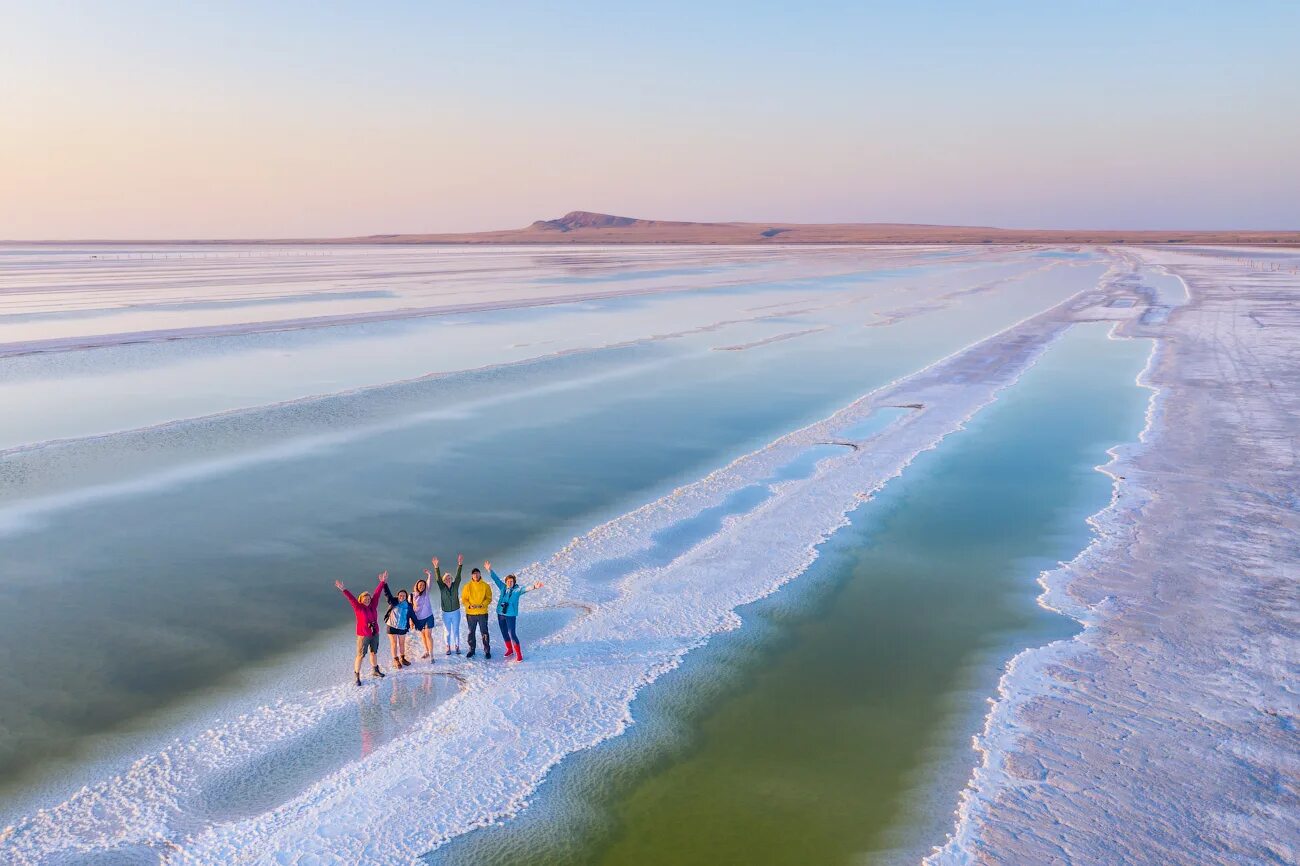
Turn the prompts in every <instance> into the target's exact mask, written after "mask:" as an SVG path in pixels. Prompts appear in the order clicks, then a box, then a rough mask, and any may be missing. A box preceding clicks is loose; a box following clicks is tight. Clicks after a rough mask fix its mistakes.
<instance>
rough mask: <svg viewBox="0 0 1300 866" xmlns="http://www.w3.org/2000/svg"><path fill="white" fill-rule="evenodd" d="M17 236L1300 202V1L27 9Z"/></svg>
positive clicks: (1212, 224)
mask: <svg viewBox="0 0 1300 866" xmlns="http://www.w3.org/2000/svg"><path fill="white" fill-rule="evenodd" d="M6 11H7V13H8V14H7V16H6V17H7V19H8V24H9V26H8V27H7V28H6V32H5V34H4V35H2V36H0V48H3V50H0V105H4V107H5V109H6V114H7V116H8V120H9V122H10V124H11V126H10V128H11V129H12V130H16V131H17V133H18V134H11V135H7V136H4V137H2V138H0V196H2V197H3V200H4V201H5V203H6V205H7V207H5V208H3V209H0V238H3V239H6V240H57V239H88V238H97V239H137V238H138V239H172V238H194V239H204V238H268V237H269V238H277V237H279V238H295V237H303V238H306V237H343V236H358V235H369V234H384V233H431V232H459V231H481V230H492V229H508V228H517V227H522V226H526V225H528V224H529V223H531V222H532V221H533V220H537V219H546V218H552V217H557V216H559V215H561V214H563V213H565V212H566V211H569V210H574V209H582V210H592V211H599V212H605V213H613V214H619V215H625V216H632V217H640V218H646V219H664V220H685V221H719V222H730V221H744V222H751V221H756V222H764V221H774V222H800V223H845V222H855V223H862V222H880V223H925V224H935V225H970V226H997V227H1002V228H1044V229H1054V228H1064V229H1092V228H1104V229H1116V230H1122V229H1133V230H1139V229H1171V230H1177V229H1206V230H1213V229H1261V230H1284V229H1296V228H1300V159H1298V158H1297V157H1296V154H1297V153H1300V121H1298V120H1297V119H1296V117H1295V115H1294V112H1291V111H1289V110H1288V108H1287V107H1288V106H1290V105H1294V104H1296V103H1297V102H1300V59H1298V58H1297V55H1296V53H1295V52H1294V50H1293V47H1292V46H1291V45H1289V44H1288V40H1289V37H1290V34H1292V33H1294V32H1295V29H1296V25H1298V24H1300V7H1296V6H1293V5H1291V4H1284V3H1277V2H1257V3H1247V4H1239V5H1236V6H1234V7H1232V8H1225V7H1222V6H1220V5H1217V4H1210V3H1204V4H1186V3H1179V4H1173V3H1150V4H1142V5H1141V6H1129V5H1122V4H1118V3H1105V4H1089V5H1088V6H1087V7H1086V8H1085V7H1061V8H1057V7H1052V8H1042V7H1039V6H1035V5H1033V4H1029V3H1008V4H1003V5H1000V6H998V7H997V8H993V9H978V10H976V9H967V8H964V7H962V6H960V5H958V4H932V5H929V6H927V7H925V8H924V9H896V8H890V7H886V6H875V5H868V6H862V5H858V4H839V3H827V4H820V5H818V6H817V7H816V8H813V9H801V10H800V11H799V12H798V14H793V13H792V12H791V11H790V10H789V9H788V8H787V7H783V6H780V5H777V4H768V3H759V4H731V3H721V4H711V5H710V6H709V7H708V8H704V9H701V8H696V7H695V6H693V5H691V4H685V3H673V2H670V3H658V4H654V5H653V6H651V5H645V4H633V5H630V6H618V7H611V6H609V5H602V4H594V3H575V4H567V5H565V6H563V7H547V8H543V7H536V8H534V7H523V6H520V7H516V6H507V5H496V4H484V5H480V6H477V7H473V8H468V7H465V8H462V7H455V8H453V7H425V6H422V5H420V4H414V3H394V4H387V5H385V6H383V7H382V8H378V7H375V8H370V7H357V6H352V5H346V4H333V3H327V4H319V5H317V4H313V5H307V4H304V3H286V4H281V5H278V6H276V7H273V8H263V7H260V6H258V5H255V4H248V3H232V4H223V5H222V6H221V7H219V8H217V7H214V8H210V9H203V8H189V7H185V8H179V7H172V6H169V5H167V4H162V3H159V2H153V0H148V2H146V0H140V2H131V3H126V4H119V5H116V6H114V7H113V8H111V9H110V8H108V7H101V6H98V5H95V4H90V3H75V2H74V3H49V4H41V5H39V6H31V5H25V4H12V5H10V6H8V7H6Z"/></svg>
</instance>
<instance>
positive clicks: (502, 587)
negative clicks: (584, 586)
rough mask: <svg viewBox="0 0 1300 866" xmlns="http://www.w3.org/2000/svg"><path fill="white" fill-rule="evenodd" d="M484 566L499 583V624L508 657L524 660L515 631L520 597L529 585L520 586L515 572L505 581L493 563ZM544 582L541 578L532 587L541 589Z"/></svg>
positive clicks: (486, 563)
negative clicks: (498, 574)
mask: <svg viewBox="0 0 1300 866" xmlns="http://www.w3.org/2000/svg"><path fill="white" fill-rule="evenodd" d="M483 567H484V568H485V569H487V573H488V574H489V575H490V576H491V577H492V582H493V583H495V584H496V585H497V589H498V590H499V591H500V593H501V597H500V598H499V599H498V601H497V625H499V626H500V627H501V639H502V640H503V641H505V642H506V658H514V660H515V661H517V662H521V661H523V660H524V651H523V649H522V648H521V647H520V646H519V633H518V632H516V631H515V620H516V619H517V618H518V617H519V599H520V598H522V597H523V594H524V593H526V592H528V590H529V587H526V586H520V585H519V579H518V578H517V577H515V576H514V575H513V574H507V575H506V579H505V580H504V581H503V580H502V579H501V578H499V577H497V573H496V572H495V571H493V570H492V563H490V562H485V563H483ZM543 586H544V584H543V583H542V582H541V581H540V580H539V581H537V583H534V584H533V585H532V587H531V588H532V589H541V588H542V587H543Z"/></svg>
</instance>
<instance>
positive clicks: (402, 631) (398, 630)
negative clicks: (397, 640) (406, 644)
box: [388, 625, 410, 634]
mask: <svg viewBox="0 0 1300 866" xmlns="http://www.w3.org/2000/svg"><path fill="white" fill-rule="evenodd" d="M408 631H410V629H407V628H393V627H392V626H391V625H390V626H389V627H388V633H389V634H406V633H407V632H408Z"/></svg>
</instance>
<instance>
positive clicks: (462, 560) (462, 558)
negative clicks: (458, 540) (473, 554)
mask: <svg viewBox="0 0 1300 866" xmlns="http://www.w3.org/2000/svg"><path fill="white" fill-rule="evenodd" d="M456 564H457V565H464V564H465V554H463V553H458V554H456Z"/></svg>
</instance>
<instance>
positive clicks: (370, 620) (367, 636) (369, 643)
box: [334, 571, 388, 685]
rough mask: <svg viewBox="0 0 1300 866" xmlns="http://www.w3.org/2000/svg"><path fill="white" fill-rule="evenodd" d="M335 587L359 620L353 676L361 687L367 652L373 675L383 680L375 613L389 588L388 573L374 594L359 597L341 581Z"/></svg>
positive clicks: (377, 621)
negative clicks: (349, 590) (381, 596)
mask: <svg viewBox="0 0 1300 866" xmlns="http://www.w3.org/2000/svg"><path fill="white" fill-rule="evenodd" d="M334 586H336V587H337V588H338V591H339V592H341V593H343V595H344V596H345V597H346V598H347V600H348V604H350V605H352V613H353V615H354V616H356V618H357V659H356V663H355V664H354V665H353V666H352V674H353V676H354V677H356V681H357V685H361V659H362V658H364V657H365V654H366V650H369V651H370V668H371V670H372V671H373V675H374V676H376V677H379V678H381V679H382V678H383V676H384V672H383V671H381V670H380V669H379V659H378V658H377V655H378V653H379V617H378V616H377V615H376V614H375V611H376V610H378V609H379V593H380V592H383V591H384V590H386V589H387V588H388V572H386V571H385V572H383V573H382V574H380V575H379V585H378V586H376V587H375V591H374V592H363V593H361V595H360V596H359V597H358V596H354V595H353V594H352V593H350V592H348V588H347V587H346V586H344V585H343V581H341V580H336V581H334Z"/></svg>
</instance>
